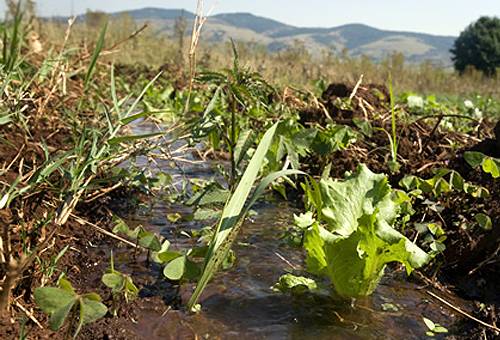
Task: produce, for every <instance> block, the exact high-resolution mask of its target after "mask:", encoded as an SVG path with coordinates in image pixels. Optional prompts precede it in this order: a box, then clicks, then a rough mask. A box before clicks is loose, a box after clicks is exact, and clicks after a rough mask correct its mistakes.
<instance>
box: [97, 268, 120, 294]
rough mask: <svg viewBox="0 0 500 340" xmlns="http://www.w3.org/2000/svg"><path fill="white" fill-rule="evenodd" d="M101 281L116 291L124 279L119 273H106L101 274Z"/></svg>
mask: <svg viewBox="0 0 500 340" xmlns="http://www.w3.org/2000/svg"><path fill="white" fill-rule="evenodd" d="M101 280H102V283H104V284H105V285H106V287H108V288H111V289H112V290H113V291H115V292H118V291H120V290H122V289H123V287H124V286H125V279H124V277H123V275H121V274H120V273H116V272H115V273H107V274H104V275H103V276H102V279H101Z"/></svg>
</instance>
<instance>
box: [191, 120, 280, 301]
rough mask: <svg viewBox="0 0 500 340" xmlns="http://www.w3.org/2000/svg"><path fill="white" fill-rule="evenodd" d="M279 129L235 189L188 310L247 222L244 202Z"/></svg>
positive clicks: (263, 142) (269, 135) (263, 144)
mask: <svg viewBox="0 0 500 340" xmlns="http://www.w3.org/2000/svg"><path fill="white" fill-rule="evenodd" d="M277 126H278V124H274V125H273V126H272V127H271V128H269V130H267V131H266V133H265V134H264V137H263V138H262V140H261V142H260V143H259V146H258V147H257V150H256V151H255V154H254V155H253V157H252V159H251V160H250V163H249V164H248V167H247V169H246V170H245V173H244V174H243V176H242V178H241V180H240V182H239V184H238V186H237V187H236V190H235V191H234V193H233V195H232V196H231V198H230V199H229V201H228V203H227V204H226V206H225V207H224V210H223V211H222V216H221V219H220V221H219V224H218V225H217V229H216V231H215V234H214V237H213V239H212V241H211V242H210V246H209V249H208V252H207V255H206V257H205V265H204V268H203V272H202V275H201V277H200V279H199V281H198V284H197V286H196V289H195V291H194V293H193V295H192V296H191V298H190V299H189V302H188V308H189V309H191V308H192V307H193V306H194V305H196V303H197V302H198V299H199V297H200V296H201V293H202V292H203V290H204V289H205V287H206V286H207V284H208V282H209V281H210V279H211V278H212V276H213V275H214V274H215V272H216V271H217V270H218V268H219V266H220V264H221V263H222V262H223V261H224V259H225V257H226V255H227V252H228V251H229V249H230V248H231V245H232V243H233V242H234V240H235V239H236V236H237V231H238V229H239V225H240V224H241V222H242V220H243V218H244V213H243V214H242V212H243V208H244V205H245V202H246V201H247V198H248V196H249V194H250V191H251V190H252V187H253V184H254V182H255V180H256V178H257V175H258V174H259V170H260V168H261V166H262V163H263V162H264V158H265V156H266V154H267V151H268V150H269V147H270V146H271V143H272V140H273V137H274V134H275V132H276V128H277ZM247 209H248V206H247Z"/></svg>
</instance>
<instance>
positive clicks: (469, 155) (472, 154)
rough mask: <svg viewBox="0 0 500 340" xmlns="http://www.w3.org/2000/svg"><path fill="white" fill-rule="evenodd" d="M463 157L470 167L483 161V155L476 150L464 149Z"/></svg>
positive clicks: (476, 165)
mask: <svg viewBox="0 0 500 340" xmlns="http://www.w3.org/2000/svg"><path fill="white" fill-rule="evenodd" d="M464 158H465V160H466V161H467V163H469V165H470V166H471V167H473V168H475V167H478V166H479V165H481V164H482V163H483V160H484V158H485V155H484V154H482V153H481V152H477V151H466V152H465V153H464Z"/></svg>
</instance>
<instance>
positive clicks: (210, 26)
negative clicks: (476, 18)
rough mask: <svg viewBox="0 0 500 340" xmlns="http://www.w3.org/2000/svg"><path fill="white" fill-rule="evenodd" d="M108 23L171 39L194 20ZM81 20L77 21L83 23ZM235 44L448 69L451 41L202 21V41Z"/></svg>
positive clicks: (151, 13) (175, 13)
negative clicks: (152, 29)
mask: <svg viewBox="0 0 500 340" xmlns="http://www.w3.org/2000/svg"><path fill="white" fill-rule="evenodd" d="M108 14H109V15H111V16H113V17H117V16H120V15H123V14H127V15H130V16H131V17H132V18H133V19H134V20H135V21H136V22H146V21H147V22H150V23H152V24H154V25H155V26H156V28H157V30H158V32H160V33H166V34H172V33H173V27H174V23H175V20H176V19H177V18H178V17H179V16H184V17H185V18H186V19H187V21H188V30H190V27H191V25H192V20H194V18H195V14H194V13H192V12H190V11H187V10H184V9H165V8H156V7H146V8H142V9H135V10H125V11H120V12H115V13H108ZM84 16H85V15H81V16H79V19H84ZM230 38H233V39H234V40H236V41H244V42H254V43H259V44H263V45H265V46H267V47H268V49H269V50H271V51H279V50H281V49H285V48H288V47H290V46H293V45H294V44H296V42H297V41H301V42H302V43H303V45H304V47H306V48H307V49H308V50H309V51H310V52H311V54H313V55H319V54H320V53H321V51H324V50H332V49H333V50H334V51H336V52H337V53H339V52H341V51H343V50H344V49H347V50H348V53H349V54H350V55H352V56H361V55H366V56H368V57H370V58H372V59H375V60H381V59H383V58H384V57H387V56H388V55H390V54H392V53H394V52H400V53H402V54H403V55H404V56H405V58H406V60H407V61H409V62H414V63H419V62H423V61H431V62H433V63H438V64H441V65H443V66H450V65H451V54H450V51H449V50H450V49H451V48H452V46H453V42H454V41H455V39H456V37H454V36H442V35H435V34H428V33H420V32H410V31H398V30H384V29H379V28H375V27H372V26H369V25H366V24H363V23H350V24H343V25H339V26H332V27H299V26H294V25H289V24H286V23H283V22H280V21H278V20H274V19H269V18H265V17H262V16H258V15H255V14H252V13H249V12H234V13H220V14H215V15H212V16H210V17H209V18H208V20H207V22H206V24H205V26H204V32H203V40H204V41H209V42H224V41H227V40H229V39H230Z"/></svg>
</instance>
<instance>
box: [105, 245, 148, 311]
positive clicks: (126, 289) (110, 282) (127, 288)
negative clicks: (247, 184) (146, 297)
mask: <svg viewBox="0 0 500 340" xmlns="http://www.w3.org/2000/svg"><path fill="white" fill-rule="evenodd" d="M101 280H102V283H104V284H105V285H106V287H108V288H110V289H111V293H112V294H113V308H112V313H113V315H114V316H116V314H117V311H118V307H117V305H118V303H119V301H120V299H121V298H122V297H123V299H124V300H125V302H126V303H128V302H129V301H131V300H133V299H134V298H136V297H137V294H138V293H139V289H138V288H137V286H136V285H135V284H134V282H133V281H132V278H131V277H130V276H128V275H125V274H122V273H120V272H119V271H117V270H115V265H114V260H113V252H111V265H110V270H109V272H108V273H106V274H104V275H103V276H102V278H101Z"/></svg>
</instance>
